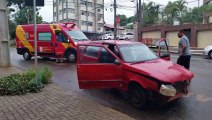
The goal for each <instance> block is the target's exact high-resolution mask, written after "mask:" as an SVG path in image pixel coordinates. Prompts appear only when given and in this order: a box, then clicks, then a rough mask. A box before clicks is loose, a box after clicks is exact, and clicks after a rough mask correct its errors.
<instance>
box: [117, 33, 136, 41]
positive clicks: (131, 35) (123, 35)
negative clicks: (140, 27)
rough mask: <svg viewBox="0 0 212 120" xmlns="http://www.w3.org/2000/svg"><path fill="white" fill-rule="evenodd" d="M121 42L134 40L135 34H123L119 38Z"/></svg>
mask: <svg viewBox="0 0 212 120" xmlns="http://www.w3.org/2000/svg"><path fill="white" fill-rule="evenodd" d="M118 39H119V40H130V39H133V33H123V34H121V35H119V36H118Z"/></svg>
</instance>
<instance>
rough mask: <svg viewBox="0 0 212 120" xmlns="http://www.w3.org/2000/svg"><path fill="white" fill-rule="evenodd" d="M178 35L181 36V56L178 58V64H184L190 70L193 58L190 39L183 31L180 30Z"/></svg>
mask: <svg viewBox="0 0 212 120" xmlns="http://www.w3.org/2000/svg"><path fill="white" fill-rule="evenodd" d="M177 36H178V37H179V38H180V40H179V44H178V53H179V57H178V59H177V64H179V65H182V66H184V67H185V68H187V69H188V70H189V69H190V59H191V51H190V42H189V39H188V38H187V37H186V36H185V35H184V33H183V31H180V32H179V33H178V35H177Z"/></svg>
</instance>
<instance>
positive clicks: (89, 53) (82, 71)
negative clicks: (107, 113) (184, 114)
mask: <svg viewBox="0 0 212 120" xmlns="http://www.w3.org/2000/svg"><path fill="white" fill-rule="evenodd" d="M162 42H165V41H164V40H162V41H160V43H162ZM161 45H163V47H164V46H166V47H165V49H162V47H158V50H159V51H158V53H157V54H155V53H154V52H152V51H151V50H150V49H149V48H148V47H147V46H146V45H144V44H143V43H140V42H130V41H112V40H110V41H99V42H88V43H82V44H78V46H77V47H78V49H77V50H78V51H77V52H78V54H77V55H78V56H77V57H78V60H77V75H78V82H79V87H80V88H81V89H100V88H116V89H119V90H121V91H124V92H126V93H128V99H129V102H130V104H131V105H132V106H133V107H135V108H138V109H141V108H143V107H144V106H145V105H146V102H147V101H148V100H149V99H150V98H155V99H156V100H158V101H161V100H162V101H165V102H168V101H172V100H174V99H177V98H179V97H182V96H183V95H186V94H187V93H188V87H189V83H190V82H191V80H192V78H193V77H194V75H193V73H192V72H191V71H189V70H187V69H185V68H184V67H182V66H180V65H177V64H175V63H173V62H171V61H169V60H170V55H169V54H168V47H167V44H166V42H165V44H164V43H163V44H161Z"/></svg>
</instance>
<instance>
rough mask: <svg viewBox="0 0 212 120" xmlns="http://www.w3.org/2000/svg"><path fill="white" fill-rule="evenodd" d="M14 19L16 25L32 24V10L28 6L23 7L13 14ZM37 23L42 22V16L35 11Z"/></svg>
mask: <svg viewBox="0 0 212 120" xmlns="http://www.w3.org/2000/svg"><path fill="white" fill-rule="evenodd" d="M13 17H14V21H15V23H16V24H17V25H23V24H32V23H33V10H32V8H29V7H24V8H22V9H20V10H19V11H17V12H16V13H15V14H14V16H13ZM36 17H37V20H36V21H37V23H38V24H40V23H42V22H43V18H42V17H41V16H40V15H39V12H37V15H36Z"/></svg>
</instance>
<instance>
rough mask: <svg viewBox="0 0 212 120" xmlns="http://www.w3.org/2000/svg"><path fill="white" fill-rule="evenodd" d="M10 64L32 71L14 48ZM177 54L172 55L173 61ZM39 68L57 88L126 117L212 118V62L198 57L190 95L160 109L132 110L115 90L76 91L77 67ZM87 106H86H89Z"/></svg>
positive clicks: (51, 63) (162, 119)
mask: <svg viewBox="0 0 212 120" xmlns="http://www.w3.org/2000/svg"><path fill="white" fill-rule="evenodd" d="M10 53H11V63H12V65H14V66H18V67H21V68H24V69H29V68H33V67H34V64H33V62H34V61H33V59H32V60H30V61H25V60H24V59H23V57H22V56H21V55H18V54H16V49H14V48H11V49H10ZM176 59H177V55H172V59H171V60H172V61H173V62H176ZM38 63H39V68H41V67H43V66H48V67H49V68H50V69H51V70H52V71H53V73H54V76H53V79H52V80H53V82H54V83H56V84H58V85H59V86H61V87H63V88H66V89H70V90H72V91H75V92H77V93H78V94H81V95H84V96H87V97H90V98H91V99H94V100H96V101H97V102H100V103H102V104H103V105H105V106H108V107H111V108H113V109H116V110H118V111H120V112H123V113H125V114H128V115H129V116H131V117H133V118H136V119H143V120H155V119H157V120H165V119H167V120H175V119H176V120H180V119H181V120H200V119H202V120H211V118H212V60H211V59H207V58H205V57H201V56H192V58H191V71H192V72H194V75H195V77H194V79H193V80H192V83H191V93H190V94H189V95H187V96H185V97H183V98H182V99H180V100H179V101H176V102H172V103H169V104H167V105H165V106H159V105H158V104H156V103H155V102H150V103H149V104H148V106H149V107H147V108H146V109H145V110H143V111H140V110H136V109H134V108H132V107H131V106H130V105H129V104H128V102H127V100H126V99H124V98H123V96H122V95H121V94H120V93H119V92H118V91H114V90H81V89H79V88H78V83H77V75H76V64H74V63H60V64H57V63H55V60H54V59H53V60H48V61H45V60H42V58H39V60H38ZM88 107H89V106H88Z"/></svg>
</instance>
